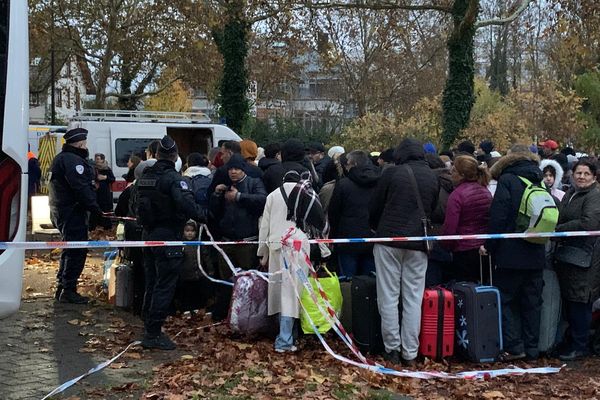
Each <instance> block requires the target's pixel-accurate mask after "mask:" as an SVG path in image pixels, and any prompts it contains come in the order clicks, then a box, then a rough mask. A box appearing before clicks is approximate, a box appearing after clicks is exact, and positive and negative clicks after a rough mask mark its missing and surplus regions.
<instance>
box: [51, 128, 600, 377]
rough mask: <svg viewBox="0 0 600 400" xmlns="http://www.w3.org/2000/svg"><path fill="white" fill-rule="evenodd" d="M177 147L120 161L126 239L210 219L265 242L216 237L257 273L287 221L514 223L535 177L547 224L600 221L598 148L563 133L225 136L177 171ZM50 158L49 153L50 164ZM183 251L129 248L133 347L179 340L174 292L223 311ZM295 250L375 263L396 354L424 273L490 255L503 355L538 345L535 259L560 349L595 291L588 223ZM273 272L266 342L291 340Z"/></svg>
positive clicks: (398, 227) (332, 227) (465, 268)
mask: <svg viewBox="0 0 600 400" xmlns="http://www.w3.org/2000/svg"><path fill="white" fill-rule="evenodd" d="M77 135H79V138H77V137H76V136H77ZM65 138H66V139H67V146H71V147H73V145H72V143H75V144H76V142H73V140H74V138H75V139H81V138H82V136H81V134H77V133H72V131H70V132H68V133H67V135H65ZM67 146H66V150H64V151H63V152H66V153H67V156H68V157H69V158H70V159H73V157H74V156H76V155H77V153H80V152H81V150H80V149H79V150H73V149H69V148H68V147H67ZM74 148H75V149H78V147H76V146H75V147H74ZM57 158H58V157H57ZM177 159H178V151H177V145H176V143H175V142H174V141H173V140H172V139H171V138H170V137H168V136H165V137H164V138H163V139H162V140H160V141H155V142H153V143H152V144H151V145H150V146H149V148H148V150H147V160H145V161H141V162H139V161H137V163H138V165H137V166H135V167H134V168H132V170H133V171H134V172H133V174H132V176H133V178H134V179H133V180H132V181H131V184H130V186H129V187H128V188H127V189H126V190H125V191H124V192H123V194H122V195H121V198H120V199H119V203H118V205H117V208H116V213H117V214H118V215H121V216H129V217H135V218H137V222H133V221H129V222H127V225H126V239H128V240H139V239H144V240H181V239H182V238H183V237H185V239H186V240H194V239H196V238H197V237H198V234H199V229H198V226H199V224H207V226H208V228H209V229H210V231H211V232H212V234H213V235H214V237H215V239H218V240H223V241H256V240H259V241H260V243H262V244H261V245H260V246H258V245H254V244H236V245H230V246H223V250H224V252H225V253H226V254H227V256H228V258H229V259H230V260H231V262H232V263H233V265H234V266H235V267H239V268H242V269H255V268H257V267H259V266H260V267H262V268H264V269H268V271H269V272H278V271H281V269H282V248H281V237H282V236H283V235H284V234H285V233H286V232H288V229H289V228H290V227H295V228H297V229H296V231H295V232H296V234H297V235H299V237H302V238H304V237H308V238H313V237H329V238H371V237H398V236H423V235H434V234H435V235H437V234H440V235H470V234H485V233H511V232H518V231H522V228H521V226H520V223H519V221H518V219H519V207H520V205H521V198H522V196H523V193H524V192H525V190H526V187H527V185H534V186H539V187H543V188H546V189H547V190H548V192H549V193H550V194H551V195H552V198H553V199H554V201H555V204H556V205H557V207H558V210H559V220H558V225H557V226H556V230H557V231H595V230H598V229H600V188H599V186H598V184H597V182H596V174H597V163H598V160H597V159H595V158H594V157H588V156H586V155H581V154H579V155H577V154H576V153H575V152H574V151H573V149H571V148H568V147H566V148H564V149H562V150H561V151H560V152H559V151H558V144H557V143H556V142H555V141H553V140H547V141H545V142H543V143H540V144H539V145H537V146H536V145H533V146H528V145H519V144H516V145H513V146H512V147H511V148H510V149H508V151H507V152H506V154H505V155H502V154H500V152H498V151H497V149H495V148H494V143H493V142H492V141H491V140H486V141H483V142H482V143H481V144H480V145H479V147H478V148H476V147H475V145H474V144H472V143H471V142H469V141H465V142H462V143H460V144H459V145H458V146H457V147H456V148H455V149H453V151H445V152H440V153H438V151H437V149H436V148H435V146H434V145H433V144H431V143H425V144H423V143H421V142H419V141H417V140H415V139H410V138H409V139H404V140H402V141H401V142H400V144H399V145H398V146H397V147H396V148H394V149H383V151H381V152H378V153H368V152H366V151H361V150H353V151H346V150H345V149H344V148H343V147H341V146H332V147H330V148H329V149H326V148H325V147H324V145H323V144H321V143H309V144H304V143H302V142H300V141H299V140H297V139H289V140H287V141H286V142H284V143H270V144H266V145H265V146H264V148H259V147H258V146H257V144H256V143H254V142H253V141H251V140H243V141H241V142H235V141H232V142H225V143H223V144H222V146H220V147H219V148H214V149H211V150H210V151H209V152H208V154H199V153H191V154H189V155H188V156H187V159H186V160H183V168H182V172H179V171H178V170H177V169H176V165H175V163H176V161H177ZM134 161H136V160H132V163H133V162H134ZM76 162H79V160H74V159H73V160H71V161H69V163H68V164H65V163H64V162H63V165H62V168H63V169H64V170H65V171H66V172H67V173H68V174H71V175H72V176H74V177H77V178H79V177H81V176H83V175H85V176H87V175H89V174H91V172H89V173H88V172H87V170H86V169H85V168H83V171H82V172H79V169H78V165H79V164H75V163H76ZM97 164H98V160H97ZM59 166H61V163H60V162H57V161H55V166H54V167H53V171H54V168H59ZM69 169H73V171H69ZM53 176H54V172H53ZM87 178H89V176H87ZM52 182H53V181H52V180H51V186H50V187H51V206H52V207H53V218H54V219H53V220H56V224H57V226H58V227H59V229H61V232H63V236H64V237H65V239H67V240H83V237H80V236H82V232H79V231H73V230H72V229H70V228H69V227H66V228H65V226H64V225H65V223H64V222H63V221H64V220H65V217H60V215H59V214H60V212H57V210H60V209H61V207H62V205H61V204H59V203H60V201H57V200H56V197H59V198H61V196H60V195H58V196H57V193H58V192H59V191H60V188H58V185H60V182H59V179H57V180H56V184H55V189H54V190H52V187H53V185H52ZM80 189H81V188H80ZM79 192H80V193H79V194H78V195H77V196H79V197H75V198H74V199H72V200H69V201H70V202H74V203H76V204H80V203H81V204H86V206H85V207H82V209H85V210H88V211H91V212H92V213H93V214H94V213H95V214H96V215H101V211H102V207H101V206H100V204H99V202H96V201H95V199H94V202H92V201H91V198H90V199H87V198H84V197H83V196H84V195H86V194H85V193H84V191H82V190H80V191H79ZM53 193H54V197H55V200H54V201H52V197H53ZM90 193H93V192H90ZM88 197H89V194H88ZM90 204H92V205H91V206H90ZM69 218H72V216H69ZM69 218H66V219H67V220H68V219H69ZM61 223H62V225H61ZM66 225H70V224H69V223H67V224H66ZM61 226H62V228H61ZM204 235H206V234H204ZM206 238H207V237H206V236H203V237H202V239H206ZM188 250H189V249H183V250H182V249H181V248H168V247H167V248H161V247H152V248H144V249H143V250H141V249H130V251H131V253H137V254H130V255H129V256H128V257H130V258H131V259H133V260H135V261H134V263H137V264H138V266H140V265H143V268H141V269H142V270H143V277H140V279H144V281H145V286H144V294H143V295H141V294H140V295H139V296H138V297H139V299H138V308H139V309H140V312H141V316H142V319H143V320H144V322H145V336H144V340H143V345H144V346H145V347H149V348H159V349H173V348H175V345H174V343H173V342H172V341H171V340H170V339H169V338H168V337H167V336H166V335H165V334H164V333H162V331H161V326H162V323H163V322H164V320H165V318H166V316H167V315H168V313H169V312H170V311H171V309H172V307H173V299H174V298H175V303H176V304H177V306H178V307H179V308H181V309H184V310H185V309H189V310H192V309H194V308H197V307H201V306H207V307H208V309H209V311H210V312H211V313H212V317H213V319H215V320H217V321H218V320H222V319H224V318H225V317H226V314H227V308H228V306H229V301H230V296H231V289H230V288H228V287H227V286H221V285H218V287H214V286H210V289H209V286H208V285H207V284H206V282H205V281H203V280H202V279H203V278H202V277H201V276H200V275H199V274H198V270H197V268H196V266H197V263H196V253H195V251H188ZM76 251H80V250H77V249H73V250H66V251H65V253H66V254H65V256H64V257H63V259H61V271H59V284H60V286H59V287H60V290H61V291H64V293H67V295H64V296H66V297H65V298H66V299H71V297H72V299H73V300H79V297H81V296H79V295H78V294H77V293H76V289H75V286H74V283H73V277H74V276H76V277H78V274H77V271H79V273H80V270H79V267H77V268H75V269H72V268H71V269H70V268H69V264H71V263H75V264H77V262H78V260H79V258H78V257H81V255H78V253H77V254H75V253H74V255H70V253H69V252H76ZM306 251H307V252H309V253H310V256H311V259H312V260H313V262H314V263H315V264H319V263H327V264H328V266H329V267H330V269H333V268H334V269H336V270H337V271H338V274H339V275H343V276H346V277H349V278H351V277H352V276H355V275H370V274H373V273H375V277H376V283H377V297H378V308H379V313H380V315H381V321H382V323H381V328H382V336H383V341H384V347H385V353H384V358H386V359H387V360H389V361H391V362H393V363H397V364H403V365H412V364H414V362H415V359H416V357H417V352H418V348H419V332H420V324H421V303H422V298H423V292H424V289H425V287H427V286H434V285H439V284H446V283H448V282H452V281H472V282H482V283H486V282H487V281H488V280H489V279H490V278H491V277H490V276H488V274H483V276H482V274H480V265H481V262H482V257H486V256H488V255H490V256H491V257H492V259H493V265H494V267H495V268H494V269H493V282H494V285H495V286H496V287H497V288H498V289H499V291H500V293H501V301H502V329H503V332H502V334H503V339H504V340H503V342H504V353H503V355H502V356H503V358H504V359H505V360H507V361H508V360H516V359H523V358H527V359H535V358H537V357H539V354H540V352H539V350H538V340H539V333H540V313H541V309H542V290H543V287H544V280H543V274H542V272H543V270H544V269H545V268H553V269H555V270H556V272H557V274H558V277H559V282H560V288H561V296H562V300H563V303H564V316H563V318H564V320H565V321H566V322H568V325H569V329H568V331H567V333H566V334H557V337H558V338H559V342H560V346H559V347H558V353H559V356H560V358H561V359H563V360H573V359H577V358H580V357H583V356H585V355H586V354H587V353H588V348H589V343H588V342H589V326H590V323H591V317H592V304H593V302H594V301H595V300H596V299H597V298H598V297H600V255H599V254H598V252H599V251H600V247H599V246H598V243H597V238H596V237H589V238H572V239H561V240H552V241H548V242H547V243H534V242H531V241H526V240H523V239H510V240H509V239H501V240H488V241H484V240H458V241H443V242H434V244H433V245H432V246H430V245H428V244H427V243H426V242H402V241H399V242H382V243H378V244H375V245H373V244H365V243H361V244H344V245H341V244H340V245H336V246H331V247H326V246H314V248H312V247H311V248H308V247H307V248H306ZM81 252H84V250H81ZM83 256H84V257H85V253H83ZM201 257H202V260H203V262H202V264H203V266H204V268H205V270H206V271H207V272H208V273H209V274H211V275H213V276H214V277H215V278H217V279H221V280H229V279H231V276H232V272H231V270H230V268H229V265H228V264H227V262H226V260H225V259H224V258H223V257H221V256H220V255H219V254H218V253H217V252H215V251H211V250H209V249H202V256H201ZM73 258H74V259H75V260H72V259H73ZM138 269H140V267H138ZM73 270H74V271H76V272H72V271H73ZM277 276H278V278H277V279H272V280H271V281H270V282H269V292H268V295H269V314H270V315H275V314H278V315H279V322H280V331H279V335H278V336H277V338H276V341H275V350H276V351H279V352H286V351H295V350H296V347H295V335H296V334H295V332H296V330H295V329H294V325H295V320H296V319H297V318H298V317H299V313H300V306H299V304H298V300H297V299H296V296H295V294H294V290H292V288H293V286H291V285H298V288H300V286H299V285H300V284H299V283H298V282H297V281H296V280H295V278H294V277H293V276H287V275H277ZM75 283H76V279H75ZM200 292H203V295H202V296H199V295H198V293H200ZM69 296H71V297H69ZM200 298H201V301H200ZM74 302H79V301H74ZM399 304H401V305H402V307H401V311H399Z"/></svg>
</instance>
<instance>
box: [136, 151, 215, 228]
mask: <svg viewBox="0 0 600 400" xmlns="http://www.w3.org/2000/svg"><path fill="white" fill-rule="evenodd" d="M149 177H156V178H157V183H156V184H155V185H154V188H155V189H154V190H153V192H154V193H153V194H152V196H154V199H153V201H152V204H153V209H152V211H153V212H154V214H155V221H156V223H155V225H154V226H151V227H144V229H145V230H146V231H153V230H155V229H165V228H167V229H169V230H170V231H173V232H174V233H175V235H176V237H178V238H179V237H181V235H182V234H183V227H184V226H185V223H186V222H187V221H188V220H190V219H193V220H195V221H197V222H199V223H202V222H204V219H205V218H204V212H203V210H202V207H200V206H199V205H198V204H197V203H196V201H195V199H194V193H193V192H192V190H191V188H190V186H189V185H188V182H187V180H186V179H184V177H183V176H181V174H179V173H178V172H177V171H175V163H174V162H173V161H170V160H164V159H163V160H158V161H156V163H155V164H154V165H153V166H151V167H147V168H146V169H145V170H144V173H143V175H142V177H141V178H140V179H139V181H138V182H136V185H137V186H138V187H137V188H136V189H138V190H139V185H143V184H144V181H147V180H148V178H149ZM150 180H151V179H150ZM158 204H160V209H154V207H155V206H154V205H158ZM134 207H135V206H134Z"/></svg>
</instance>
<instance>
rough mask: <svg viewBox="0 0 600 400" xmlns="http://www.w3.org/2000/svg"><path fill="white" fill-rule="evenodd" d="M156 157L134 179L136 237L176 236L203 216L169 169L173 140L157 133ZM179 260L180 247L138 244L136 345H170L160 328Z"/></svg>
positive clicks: (172, 163)
mask: <svg viewBox="0 0 600 400" xmlns="http://www.w3.org/2000/svg"><path fill="white" fill-rule="evenodd" d="M156 158H157V161H156V163H155V164H154V165H153V166H151V167H147V168H146V169H145V170H144V172H143V174H142V176H141V178H140V179H139V180H137V181H136V186H137V194H136V196H137V198H136V199H135V200H134V201H135V203H136V205H135V209H136V217H137V219H138V223H140V225H141V226H142V227H143V234H142V237H143V239H144V240H150V241H169V240H182V237H183V227H184V226H185V223H186V222H187V221H188V220H189V219H194V220H196V221H198V222H203V220H204V216H203V212H202V208H201V207H200V206H198V204H196V202H195V201H194V194H193V192H192V191H191V188H190V187H189V186H188V183H187V182H186V180H185V179H184V178H183V177H182V176H181V175H180V174H179V173H178V172H177V171H176V170H175V162H176V161H177V158H178V154H177V145H176V144H175V142H174V141H173V139H172V138H171V137H169V136H165V137H163V138H162V139H161V141H160V144H159V146H158V151H157V153H156ZM182 266H183V248H182V247H146V248H144V270H145V274H146V291H145V294H144V305H143V307H142V319H143V320H144V338H143V339H142V346H143V347H145V348H155V349H161V350H173V349H175V343H173V342H172V341H171V339H169V337H168V336H167V335H166V334H164V333H163V332H162V325H163V323H164V321H165V319H166V317H167V314H168V311H169V307H170V305H171V302H172V300H173V296H174V294H175V288H176V286H177V280H178V278H179V273H180V271H181V268H182Z"/></svg>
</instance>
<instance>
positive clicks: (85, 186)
mask: <svg viewBox="0 0 600 400" xmlns="http://www.w3.org/2000/svg"><path fill="white" fill-rule="evenodd" d="M87 133H88V131H87V130H86V129H83V128H75V129H71V130H69V131H68V132H67V133H65V135H64V140H65V141H66V143H65V145H64V146H63V148H62V151H61V152H60V153H59V154H57V155H56V157H54V161H53V162H52V166H51V167H50V185H49V192H50V199H49V202H50V218H51V220H52V223H53V224H54V226H56V228H57V229H58V230H59V231H60V234H61V236H62V240H63V241H85V240H88V220H89V214H90V213H93V214H96V215H101V214H102V211H101V210H100V207H99V206H98V203H97V202H96V192H95V191H94V170H93V168H92V167H91V166H90V165H89V164H88V157H89V153H88V150H87V147H86V146H87ZM86 255H87V249H63V251H62V254H61V256H60V266H59V269H58V274H57V276H56V279H57V288H56V294H55V298H56V300H58V301H60V302H61V303H74V304H86V303H87V302H88V298H87V297H84V296H81V295H80V294H79V293H77V280H78V279H79V276H80V275H81V272H82V271H83V267H84V265H85V258H86Z"/></svg>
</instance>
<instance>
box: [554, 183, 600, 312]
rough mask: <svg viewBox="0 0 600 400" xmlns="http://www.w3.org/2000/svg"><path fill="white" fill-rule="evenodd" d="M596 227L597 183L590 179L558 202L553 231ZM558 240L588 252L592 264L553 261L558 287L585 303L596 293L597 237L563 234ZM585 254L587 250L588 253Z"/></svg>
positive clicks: (599, 286)
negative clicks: (591, 183)
mask: <svg viewBox="0 0 600 400" xmlns="http://www.w3.org/2000/svg"><path fill="white" fill-rule="evenodd" d="M598 229H600V187H599V186H598V184H597V183H594V184H593V185H592V186H591V187H589V188H587V189H582V190H579V191H575V190H574V189H570V190H569V191H568V192H567V193H566V194H565V196H564V197H563V200H562V202H561V203H560V216H559V219H558V225H557V226H556V231H557V232H567V231H595V230H598ZM560 244H566V245H569V246H575V247H581V248H583V249H585V250H586V251H588V252H591V253H592V266H591V267H590V268H579V267H575V266H570V265H562V264H560V263H559V264H558V265H557V272H558V277H559V281H560V290H561V293H562V296H563V298H565V299H566V300H569V301H577V302H580V303H588V302H590V301H594V300H595V299H597V298H598V297H599V296H600V239H598V238H594V237H590V238H581V237H577V238H575V237H574V238H566V239H562V240H561V242H560ZM588 254H589V253H588Z"/></svg>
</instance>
